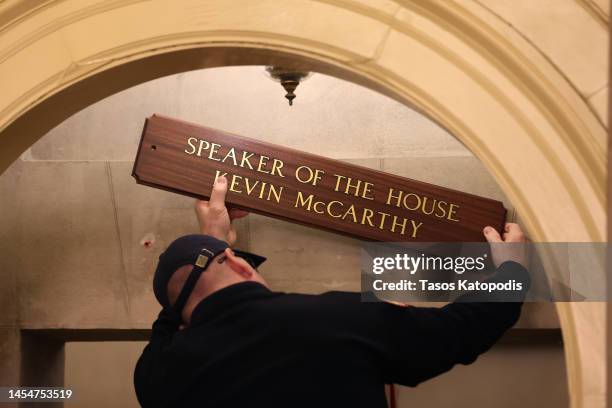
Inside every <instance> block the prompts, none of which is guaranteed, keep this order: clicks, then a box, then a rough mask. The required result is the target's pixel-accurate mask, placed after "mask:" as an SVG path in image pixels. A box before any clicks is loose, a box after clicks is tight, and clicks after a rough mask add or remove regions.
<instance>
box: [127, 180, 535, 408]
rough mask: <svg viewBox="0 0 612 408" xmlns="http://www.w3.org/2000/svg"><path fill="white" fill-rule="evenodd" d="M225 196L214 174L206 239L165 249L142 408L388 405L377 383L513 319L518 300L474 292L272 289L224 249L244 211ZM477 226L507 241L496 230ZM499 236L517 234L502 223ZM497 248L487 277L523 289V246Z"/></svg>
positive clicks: (420, 373)
mask: <svg viewBox="0 0 612 408" xmlns="http://www.w3.org/2000/svg"><path fill="white" fill-rule="evenodd" d="M226 192H227V180H225V178H222V177H221V178H219V179H218V180H217V182H216V183H215V186H214V187H213V191H212V194H211V198H210V201H209V202H205V201H199V202H197V203H196V213H197V217H198V221H199V224H200V229H201V232H202V235H191V236H186V237H182V238H179V239H177V240H176V241H174V242H173V243H172V244H171V245H170V246H169V247H168V249H167V250H166V251H165V252H164V253H163V254H162V255H161V256H160V261H159V266H158V268H157V270H156V273H155V278H154V291H155V295H156V297H157V299H158V300H159V302H160V303H161V304H162V306H163V310H162V311H161V313H160V314H159V318H158V319H157V321H155V323H153V331H152V334H151V339H150V342H149V344H148V345H147V346H146V348H145V349H144V351H143V353H142V356H141V357H140V359H139V361H138V364H137V366H136V370H135V374H134V383H135V388H136V395H137V396H138V400H139V402H140V403H141V405H142V406H143V407H371V408H376V407H386V399H385V394H384V384H389V383H397V384H404V385H408V386H416V385H417V384H419V383H421V382H423V381H425V380H427V379H429V378H432V377H434V376H436V375H438V374H441V373H443V372H445V371H448V370H449V369H451V368H452V367H453V366H454V365H455V364H457V363H460V364H469V363H472V362H473V361H474V360H475V359H476V357H477V356H478V355H479V354H481V353H483V352H485V351H486V350H488V349H489V348H490V347H491V346H492V345H493V344H494V343H495V342H496V341H497V340H498V339H499V338H500V336H501V335H502V334H503V333H504V332H505V331H506V330H507V329H508V328H510V327H511V326H512V325H514V323H515V322H516V320H517V319H518V317H519V314H520V310H521V304H522V303H520V302H514V303H512V302H508V303H493V302H482V301H484V300H486V298H485V297H486V295H479V294H466V295H464V299H463V302H460V303H459V302H456V303H452V304H449V305H447V306H445V307H443V308H417V307H400V306H396V305H392V304H389V303H385V302H376V303H370V302H361V301H360V294H359V293H346V292H328V293H324V294H322V295H301V294H285V293H277V292H273V291H271V290H270V289H269V288H268V285H267V283H266V281H265V280H264V278H263V277H262V276H261V275H260V274H259V273H258V272H257V269H256V267H257V266H258V265H259V264H260V263H261V262H263V261H264V260H265V258H262V257H259V256H257V255H253V254H248V253H242V252H238V251H234V250H232V249H231V248H230V247H229V246H230V244H232V243H233V242H234V241H235V239H236V232H235V230H234V229H233V227H232V225H231V220H232V219H234V218H238V217H242V216H244V215H246V213H244V212H237V211H228V209H227V208H226V207H225V203H224V200H225V194H226ZM484 233H485V236H486V238H487V240H488V241H489V242H502V238H501V237H500V235H499V234H498V233H497V231H495V230H494V229H493V228H490V227H487V228H485V231H484ZM503 240H504V241H505V242H518V243H521V242H524V237H523V234H522V232H521V230H520V228H519V227H518V225H516V224H507V225H506V232H505V233H504V239H503ZM492 255H493V259H494V262H495V264H496V266H498V268H497V271H496V273H495V276H494V277H493V278H492V279H498V280H500V281H501V280H504V281H507V280H508V279H510V278H512V279H515V280H517V281H520V282H523V284H524V286H525V288H526V287H527V286H528V285H529V278H528V274H527V271H526V270H525V268H524V266H525V264H526V256H525V249H524V245H518V246H517V245H496V246H492ZM523 295H524V294H523ZM523 295H521V299H522V298H523V297H522V296H523ZM466 300H467V301H468V302H465V301H466ZM479 301H481V302H479Z"/></svg>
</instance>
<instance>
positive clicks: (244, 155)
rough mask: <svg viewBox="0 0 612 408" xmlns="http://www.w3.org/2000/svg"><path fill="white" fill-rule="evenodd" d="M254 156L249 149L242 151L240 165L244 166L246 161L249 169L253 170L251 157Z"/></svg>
mask: <svg viewBox="0 0 612 408" xmlns="http://www.w3.org/2000/svg"><path fill="white" fill-rule="evenodd" d="M252 156H253V153H249V152H247V151H243V152H242V159H241V160H240V167H244V164H245V163H246V164H247V165H248V166H249V169H251V170H253V166H251V162H250V161H249V159H250V158H251V157H252Z"/></svg>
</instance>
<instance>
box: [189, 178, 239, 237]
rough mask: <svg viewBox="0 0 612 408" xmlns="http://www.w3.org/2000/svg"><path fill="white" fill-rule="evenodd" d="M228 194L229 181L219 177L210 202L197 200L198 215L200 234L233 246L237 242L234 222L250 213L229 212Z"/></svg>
mask: <svg viewBox="0 0 612 408" xmlns="http://www.w3.org/2000/svg"><path fill="white" fill-rule="evenodd" d="M226 194H227V179H226V178H225V177H223V176H221V177H219V178H218V179H217V180H216V181H215V184H214V185H213V190H212V193H211V194H210V201H201V200H197V201H196V203H195V210H196V215H197V217H198V224H199V225H200V232H201V233H202V234H205V235H210V236H213V237H215V238H217V239H220V240H222V241H225V242H227V243H228V244H230V245H233V244H234V243H235V242H236V238H237V236H236V229H235V228H234V226H233V225H232V220H235V219H237V218H242V217H245V216H246V215H247V214H248V212H246V211H242V210H236V209H232V210H229V211H228V209H227V207H226V206H225V195H226Z"/></svg>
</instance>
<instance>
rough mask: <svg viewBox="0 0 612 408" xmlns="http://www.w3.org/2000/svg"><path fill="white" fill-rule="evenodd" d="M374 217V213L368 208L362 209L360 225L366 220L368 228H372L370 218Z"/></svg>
mask: <svg viewBox="0 0 612 408" xmlns="http://www.w3.org/2000/svg"><path fill="white" fill-rule="evenodd" d="M373 215H374V211H372V210H370V209H369V208H364V209H363V214H362V216H361V224H362V225H365V221H366V219H367V220H368V224H370V227H373V226H374V224H372V216H373Z"/></svg>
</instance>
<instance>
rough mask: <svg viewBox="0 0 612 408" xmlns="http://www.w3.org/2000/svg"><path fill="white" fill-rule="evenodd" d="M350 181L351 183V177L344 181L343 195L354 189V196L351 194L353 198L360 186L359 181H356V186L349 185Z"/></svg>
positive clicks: (357, 193)
mask: <svg viewBox="0 0 612 408" xmlns="http://www.w3.org/2000/svg"><path fill="white" fill-rule="evenodd" d="M351 181H353V179H352V178H351V177H349V178H348V179H347V180H346V188H345V189H344V194H351V192H350V191H351V189H352V188H354V189H355V194H353V195H354V196H355V197H357V196H358V195H359V187H360V186H361V180H359V179H358V180H357V183H356V184H351Z"/></svg>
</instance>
